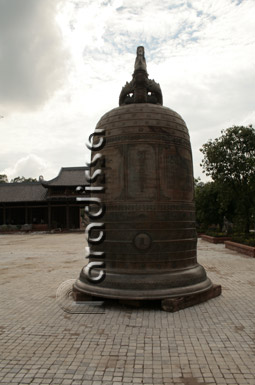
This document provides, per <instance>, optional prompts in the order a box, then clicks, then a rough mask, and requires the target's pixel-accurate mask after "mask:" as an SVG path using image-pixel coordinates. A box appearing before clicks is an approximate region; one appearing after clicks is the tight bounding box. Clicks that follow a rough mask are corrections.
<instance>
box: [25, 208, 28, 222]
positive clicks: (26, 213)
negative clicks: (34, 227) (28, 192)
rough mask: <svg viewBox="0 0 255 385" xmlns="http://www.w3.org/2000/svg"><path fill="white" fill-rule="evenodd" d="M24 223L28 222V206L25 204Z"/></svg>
mask: <svg viewBox="0 0 255 385" xmlns="http://www.w3.org/2000/svg"><path fill="white" fill-rule="evenodd" d="M25 224H28V207H27V205H26V206H25Z"/></svg>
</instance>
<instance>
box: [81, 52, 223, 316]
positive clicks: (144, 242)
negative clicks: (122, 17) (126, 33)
mask: <svg viewBox="0 0 255 385" xmlns="http://www.w3.org/2000/svg"><path fill="white" fill-rule="evenodd" d="M162 103H163V98H162V92H161V88H160V86H159V84H157V83H156V82H155V81H154V80H150V79H149V78H148V73H147V66H146V60H145V55H144V48H143V47H138V48H137V57H136V60H135V68H134V73H133V77H132V80H131V81H130V82H127V83H126V85H125V86H124V87H123V88H122V90H121V93H120V97H119V107H117V108H115V109H113V110H111V111H109V112H107V113H106V114H105V115H104V116H103V117H102V118H101V119H100V121H99V122H98V124H97V126H96V132H100V130H103V131H104V132H105V143H104V146H103V147H102V148H100V149H99V150H97V149H95V150H93V152H92V158H94V157H95V154H100V156H102V157H104V159H105V168H104V173H105V184H104V187H105V189H104V191H103V192H100V193H98V194H97V192H96V190H94V191H95V193H93V197H98V198H99V197H100V199H101V200H102V202H103V203H104V205H105V208H106V210H105V213H104V217H103V220H102V219H93V222H95V223H96V222H97V221H98V222H102V221H103V223H104V233H105V238H104V241H103V244H100V245H98V244H96V243H95V242H94V243H93V242H91V244H90V249H91V251H92V253H91V258H90V259H89V261H90V262H95V261H96V259H93V252H102V251H103V252H104V253H105V258H104V263H105V276H104V279H103V280H101V281H99V282H98V283H94V282H92V281H91V280H88V279H87V277H86V274H85V273H84V270H82V271H81V273H80V276H79V278H78V279H77V281H76V282H75V284H74V292H75V293H76V294H77V293H78V294H82V295H85V296H86V295H87V296H91V297H100V298H116V299H121V300H133V301H141V300H144V301H149V300H160V301H161V304H162V308H163V309H164V310H167V311H176V310H179V309H182V308H185V307H187V306H191V305H194V304H197V303H200V302H204V301H206V300H208V299H210V298H213V297H216V296H218V295H219V294H220V293H221V287H220V286H219V285H213V284H212V282H211V281H210V279H209V278H208V277H207V275H206V272H205V269H204V268H203V267H202V266H201V265H200V264H199V263H198V262H197V234H196V227H195V206H194V190H193V165H192V152H191V145H190V138H189V133H188V129H187V127H186V124H185V122H184V120H183V119H182V117H181V116H180V115H179V114H178V113H176V112H175V111H173V110H171V109H170V108H167V107H164V106H162ZM95 143H97V142H96V139H95ZM94 147H97V146H96V145H95V146H94ZM98 147H99V146H98ZM96 168H97V165H95V166H94V167H92V168H91V175H93V173H94V172H95V171H96ZM95 186H96V183H95ZM95 227H96V226H94V227H91V228H89V232H90V233H91V236H92V235H93V237H92V238H94V239H96V238H97V237H98V234H99V233H98V231H99V230H98V229H96V228H95ZM93 232H94V233H93Z"/></svg>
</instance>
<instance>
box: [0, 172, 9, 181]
mask: <svg viewBox="0 0 255 385" xmlns="http://www.w3.org/2000/svg"><path fill="white" fill-rule="evenodd" d="M0 183H8V177H7V175H5V174H0Z"/></svg>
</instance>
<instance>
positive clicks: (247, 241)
mask: <svg viewBox="0 0 255 385" xmlns="http://www.w3.org/2000/svg"><path fill="white" fill-rule="evenodd" d="M231 241H232V242H236V243H241V244H243V245H247V246H252V247H255V237H254V235H250V236H247V234H241V235H236V236H233V237H232V238H231Z"/></svg>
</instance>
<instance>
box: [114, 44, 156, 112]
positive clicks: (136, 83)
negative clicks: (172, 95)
mask: <svg viewBox="0 0 255 385" xmlns="http://www.w3.org/2000/svg"><path fill="white" fill-rule="evenodd" d="M132 103H152V104H160V105H162V104H163V98H162V92H161V89H160V85H159V84H158V83H156V82H155V81H154V80H151V79H149V78H148V73H147V65H146V59H145V55H144V47H143V46H139V47H137V50H136V60H135V67H134V73H133V79H132V80H131V82H129V83H128V82H127V83H126V84H125V86H124V87H123V88H122V90H121V93H120V97H119V105H120V106H122V105H125V104H132Z"/></svg>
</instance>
